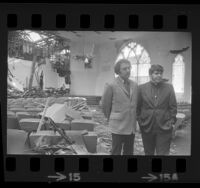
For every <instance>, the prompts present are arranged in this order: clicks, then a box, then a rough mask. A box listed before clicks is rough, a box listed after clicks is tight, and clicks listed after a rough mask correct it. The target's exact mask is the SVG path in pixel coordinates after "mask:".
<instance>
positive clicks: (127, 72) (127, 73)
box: [119, 63, 131, 79]
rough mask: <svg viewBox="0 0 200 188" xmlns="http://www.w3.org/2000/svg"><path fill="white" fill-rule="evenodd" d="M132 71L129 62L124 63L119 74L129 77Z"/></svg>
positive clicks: (124, 77) (122, 76) (125, 77)
mask: <svg viewBox="0 0 200 188" xmlns="http://www.w3.org/2000/svg"><path fill="white" fill-rule="evenodd" d="M130 72H131V66H130V64H129V63H122V64H121V65H120V73H119V76H120V77H121V78H123V79H128V78H129V76H130Z"/></svg>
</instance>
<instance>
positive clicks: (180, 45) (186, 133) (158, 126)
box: [7, 30, 192, 156]
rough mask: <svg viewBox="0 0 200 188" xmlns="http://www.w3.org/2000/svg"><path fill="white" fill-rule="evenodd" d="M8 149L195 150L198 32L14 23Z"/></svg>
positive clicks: (95, 151) (17, 151) (143, 152)
mask: <svg viewBox="0 0 200 188" xmlns="http://www.w3.org/2000/svg"><path fill="white" fill-rule="evenodd" d="M7 52H8V53H7V70H8V71H7V154H19V155H20V154H23V155H133V156H134V155H135V156H145V155H146V156H154V155H155V156H156V155H159V156H190V155H191V126H192V124H191V116H192V114H191V105H192V84H191V83H192V79H191V77H192V72H191V70H192V35H191V33H190V32H158V31H50V30H37V31H35V30H12V31H9V32H8V50H7Z"/></svg>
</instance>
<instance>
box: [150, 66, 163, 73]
mask: <svg viewBox="0 0 200 188" xmlns="http://www.w3.org/2000/svg"><path fill="white" fill-rule="evenodd" d="M155 71H158V72H160V73H163V72H164V68H163V67H162V66H161V65H151V67H150V69H149V75H152V74H153V73H154V72H155Z"/></svg>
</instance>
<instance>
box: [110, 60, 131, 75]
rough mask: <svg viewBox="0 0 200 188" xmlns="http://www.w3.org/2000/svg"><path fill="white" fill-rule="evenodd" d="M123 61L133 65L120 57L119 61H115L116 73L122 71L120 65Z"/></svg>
mask: <svg viewBox="0 0 200 188" xmlns="http://www.w3.org/2000/svg"><path fill="white" fill-rule="evenodd" d="M122 63H128V64H130V65H131V62H130V61H129V60H127V59H120V60H119V61H117V63H115V67H114V70H115V74H119V73H120V66H121V64H122Z"/></svg>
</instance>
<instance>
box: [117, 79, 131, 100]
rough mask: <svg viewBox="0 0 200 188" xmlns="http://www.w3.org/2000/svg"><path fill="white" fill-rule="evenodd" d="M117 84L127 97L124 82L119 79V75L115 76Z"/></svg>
mask: <svg viewBox="0 0 200 188" xmlns="http://www.w3.org/2000/svg"><path fill="white" fill-rule="evenodd" d="M117 84H118V86H119V87H120V88H121V89H122V90H123V91H124V93H125V94H126V95H127V97H128V98H129V93H128V91H127V90H126V88H125V87H124V83H123V82H122V81H121V80H120V78H119V77H117ZM130 96H131V94H130Z"/></svg>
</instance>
